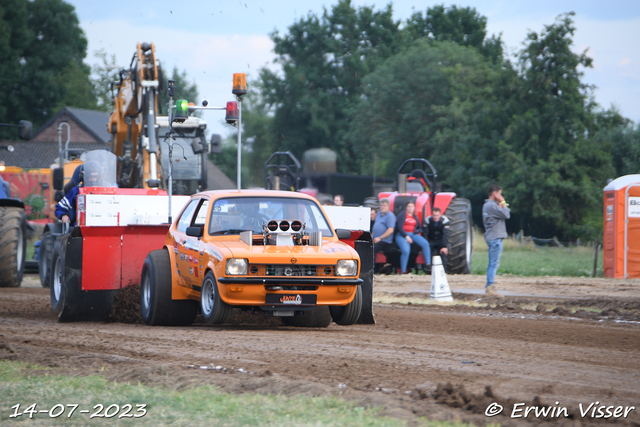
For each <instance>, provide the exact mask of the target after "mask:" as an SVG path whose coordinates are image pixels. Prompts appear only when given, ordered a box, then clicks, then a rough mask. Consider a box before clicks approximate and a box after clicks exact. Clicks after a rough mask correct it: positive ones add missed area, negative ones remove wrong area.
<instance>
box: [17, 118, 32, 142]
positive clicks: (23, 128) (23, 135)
mask: <svg viewBox="0 0 640 427" xmlns="http://www.w3.org/2000/svg"><path fill="white" fill-rule="evenodd" d="M18 124H19V125H20V134H19V136H20V139H25V140H27V141H28V140H30V139H31V130H32V129H33V125H32V124H31V122H30V121H28V120H20V121H19V122H18Z"/></svg>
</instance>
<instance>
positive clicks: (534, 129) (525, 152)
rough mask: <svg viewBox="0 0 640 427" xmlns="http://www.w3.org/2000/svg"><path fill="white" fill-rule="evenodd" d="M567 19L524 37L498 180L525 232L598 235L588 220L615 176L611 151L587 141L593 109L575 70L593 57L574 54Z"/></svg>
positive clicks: (570, 23)
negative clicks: (605, 188)
mask: <svg viewBox="0 0 640 427" xmlns="http://www.w3.org/2000/svg"><path fill="white" fill-rule="evenodd" d="M572 16H573V13H569V14H565V15H561V16H559V17H558V18H557V19H556V21H555V22H554V23H553V24H552V25H547V26H545V30H544V31H543V32H542V33H541V34H538V33H536V32H530V33H529V34H528V36H527V44H526V46H525V48H524V49H523V50H522V51H521V53H520V55H519V59H518V63H519V66H520V75H521V78H520V79H519V80H518V82H519V87H518V88H517V93H516V95H515V96H514V97H513V98H512V99H511V101H510V103H509V105H508V108H510V110H511V112H512V118H511V122H510V124H509V126H508V127H507V129H506V131H505V140H506V141H507V142H506V143H505V144H502V145H501V146H500V157H501V159H502V160H503V162H502V164H501V165H500V170H501V172H500V174H499V176H498V178H499V181H500V182H501V183H502V184H503V185H504V186H505V187H506V188H508V194H510V198H511V200H512V202H513V203H512V205H513V207H514V213H515V214H516V215H515V216H516V221H517V222H519V225H520V226H521V227H522V228H526V229H528V230H530V232H531V233H535V234H537V235H546V236H549V234H551V233H558V234H559V235H562V236H564V237H569V238H575V237H593V236H595V234H597V233H598V232H599V230H598V228H597V227H596V226H594V224H592V223H588V222H589V221H588V218H589V217H590V214H591V213H593V212H595V211H597V210H598V209H600V210H601V203H602V200H601V199H602V197H601V196H602V194H601V191H602V187H604V185H605V184H606V178H608V177H610V176H611V175H612V174H613V173H614V171H613V168H612V165H611V156H610V152H609V149H608V147H607V146H605V145H601V144H598V143H597V141H596V140H595V139H594V138H592V137H590V135H591V134H592V133H593V132H596V131H597V129H598V128H597V122H596V114H595V111H596V104H595V103H594V101H593V97H592V88H591V87H590V86H588V85H586V84H584V83H583V82H582V77H583V73H582V72H581V71H580V70H579V67H585V68H586V67H591V64H592V60H591V58H589V57H588V56H587V54H586V51H585V52H583V53H581V54H576V53H574V52H573V51H572V50H571V46H572V44H573V40H572V36H573V34H574V32H575V27H574V25H573V20H572ZM600 226H601V225H600Z"/></svg>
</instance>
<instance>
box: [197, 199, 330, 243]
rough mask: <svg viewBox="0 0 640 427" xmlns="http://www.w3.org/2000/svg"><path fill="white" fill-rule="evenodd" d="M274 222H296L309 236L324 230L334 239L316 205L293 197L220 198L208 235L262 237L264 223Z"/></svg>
mask: <svg viewBox="0 0 640 427" xmlns="http://www.w3.org/2000/svg"><path fill="white" fill-rule="evenodd" d="M272 219H276V220H279V219H287V220H296V219H297V220H300V221H302V223H303V224H305V227H306V229H305V231H306V232H307V233H314V232H316V231H322V235H323V236H333V231H332V230H331V227H330V226H329V221H327V219H326V218H325V216H324V214H323V212H322V210H320V207H319V206H318V204H317V203H315V202H314V201H312V200H305V199H298V198H290V197H233V198H228V199H218V200H216V202H215V204H214V205H213V209H212V210H211V221H209V235H212V236H214V235H221V234H239V233H240V232H242V231H246V230H252V231H253V232H254V233H259V234H262V224H263V223H267V222H269V221H270V220H272Z"/></svg>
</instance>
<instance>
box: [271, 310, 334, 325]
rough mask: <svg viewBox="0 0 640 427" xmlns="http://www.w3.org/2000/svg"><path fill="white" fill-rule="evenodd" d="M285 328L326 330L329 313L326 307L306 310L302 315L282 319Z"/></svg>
mask: <svg viewBox="0 0 640 427" xmlns="http://www.w3.org/2000/svg"><path fill="white" fill-rule="evenodd" d="M281 319H282V323H283V324H284V325H285V326H295V327H298V328H326V327H327V326H329V325H330V324H331V313H330V312H329V307H328V306H322V307H316V308H314V309H313V310H306V311H305V312H304V314H301V315H298V316H293V317H282V318H281Z"/></svg>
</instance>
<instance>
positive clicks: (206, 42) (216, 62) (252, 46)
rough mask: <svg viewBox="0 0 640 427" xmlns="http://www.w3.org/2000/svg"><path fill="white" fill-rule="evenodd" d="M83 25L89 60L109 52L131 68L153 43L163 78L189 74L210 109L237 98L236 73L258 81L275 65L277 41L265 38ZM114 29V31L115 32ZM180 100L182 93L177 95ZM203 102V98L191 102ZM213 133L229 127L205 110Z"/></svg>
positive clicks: (121, 25) (122, 25)
mask: <svg viewBox="0 0 640 427" xmlns="http://www.w3.org/2000/svg"><path fill="white" fill-rule="evenodd" d="M81 26H82V27H83V29H84V30H85V32H86V34H87V38H88V40H89V47H88V52H89V55H88V57H87V62H89V63H93V62H96V60H95V58H94V57H93V52H94V51H96V50H98V49H105V50H106V51H107V53H109V54H115V55H116V61H117V64H118V65H119V66H120V67H122V68H127V67H128V66H129V64H130V62H131V57H132V55H133V53H134V52H135V49H136V45H137V43H138V42H153V43H154V44H155V50H156V58H157V59H159V60H160V61H161V62H162V65H163V67H164V69H165V75H167V74H169V73H170V72H171V70H172V69H173V67H174V66H177V67H178V70H180V71H183V70H186V71H187V74H188V77H189V78H191V79H193V80H195V82H196V83H197V85H198V91H199V93H200V96H201V97H205V96H206V97H207V99H209V101H210V103H211V105H213V106H224V105H226V102H227V101H231V100H233V99H234V98H233V95H232V94H231V86H232V76H233V73H239V72H240V73H241V72H244V73H248V74H250V76H253V77H256V76H257V71H258V69H259V68H261V67H263V66H269V67H273V66H274V65H273V64H272V63H271V62H272V60H273V57H274V54H273V42H272V41H271V39H269V37H268V36H266V35H264V36H263V35H247V34H225V35H212V34H207V33H202V32H196V31H194V32H189V31H182V30H172V29H165V28H161V27H154V26H140V27H139V26H134V25H132V24H130V23H129V22H127V21H124V20H118V21H100V22H97V21H92V22H91V23H86V22H83V23H81ZM114 30H115V31H114ZM177 95H178V96H179V94H177ZM190 101H195V102H196V103H199V101H200V100H190ZM204 118H205V119H206V120H207V122H208V128H209V130H211V131H213V132H216V133H222V134H225V133H227V132H228V131H229V129H231V128H230V127H229V126H228V125H225V124H223V123H222V122H223V119H224V117H222V113H215V112H206V113H205V114H204Z"/></svg>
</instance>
